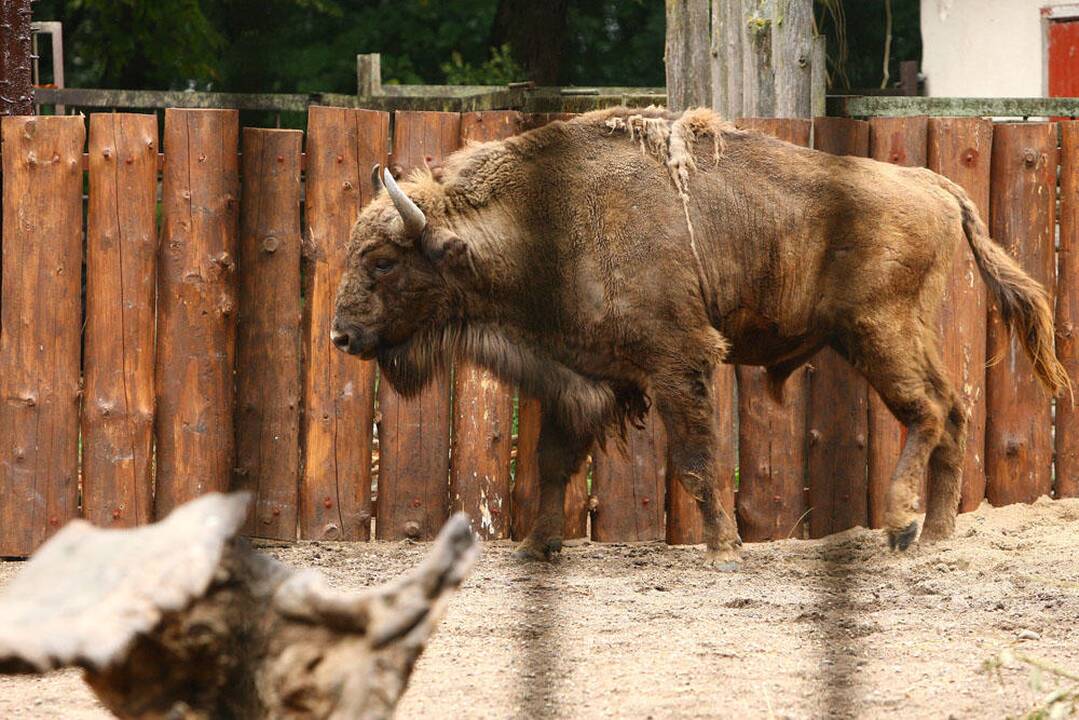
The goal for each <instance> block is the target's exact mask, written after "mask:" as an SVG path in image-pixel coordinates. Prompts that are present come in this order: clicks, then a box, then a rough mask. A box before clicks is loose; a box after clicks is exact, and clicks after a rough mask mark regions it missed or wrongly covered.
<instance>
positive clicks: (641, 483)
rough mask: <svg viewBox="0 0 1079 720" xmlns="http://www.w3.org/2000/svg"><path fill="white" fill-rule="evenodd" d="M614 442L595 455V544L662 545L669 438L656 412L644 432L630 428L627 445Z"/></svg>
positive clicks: (593, 530)
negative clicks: (645, 542)
mask: <svg viewBox="0 0 1079 720" xmlns="http://www.w3.org/2000/svg"><path fill="white" fill-rule="evenodd" d="M617 445H618V443H616V442H615V441H614V440H613V439H612V440H611V441H609V442H608V443H607V449H606V450H599V449H597V450H596V453H595V462H594V465H593V467H592V496H593V497H595V498H596V509H595V512H594V514H593V521H592V539H593V540H598V541H599V542H626V541H636V540H662V539H663V538H664V537H665V533H664V528H663V514H664V513H663V507H664V505H663V502H664V494H665V493H664V484H665V482H666V476H667V463H666V453H667V438H666V433H665V432H664V429H663V422H662V421H661V420H660V418H659V417H658V415H657V414H656V413H654V412H652V413H649V414H648V417H647V418H645V427H644V429H643V430H641V429H638V428H635V427H630V428H627V431H626V446H625V449H624V451H623V449H620V448H618V447H617Z"/></svg>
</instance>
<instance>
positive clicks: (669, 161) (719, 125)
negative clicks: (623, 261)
mask: <svg viewBox="0 0 1079 720" xmlns="http://www.w3.org/2000/svg"><path fill="white" fill-rule="evenodd" d="M655 110H656V109H654V108H647V109H646V110H645V111H643V112H640V113H632V114H630V113H627V114H617V115H611V116H609V117H608V118H607V119H606V120H605V122H604V125H606V126H607V127H608V128H610V130H611V132H612V133H614V132H625V133H626V134H627V135H628V136H629V139H630V141H631V142H636V143H638V144H639V145H640V147H641V152H642V153H644V154H648V155H651V156H652V157H654V158H656V159H657V160H659V161H660V162H661V163H663V165H664V167H666V168H667V174H668V175H669V176H670V179H671V183H673V184H674V188H675V190H676V191H677V192H678V197H679V199H680V200H681V201H682V211H683V213H684V214H685V218H686V229H687V230H688V231H689V244H690V247H691V248H692V249H693V256H694V257H695V258H696V260H697V263H698V265H699V264H700V262H701V258H700V254H699V253H698V251H697V239H696V236H695V235H694V232H693V221H692V220H691V219H690V217H689V176H690V171H692V170H696V169H697V162H696V160H695V158H694V156H693V148H694V144H695V143H696V142H697V141H698V140H700V139H702V138H705V137H708V136H711V138H712V159H713V161H714V162H716V163H719V159H720V157H721V156H722V154H723V133H724V132H730V131H732V130H734V126H732V125H731V124H730V123H727V122H726V121H724V120H723V119H722V118H720V116H719V115H717V114H716V113H714V112H712V111H711V110H709V109H707V108H694V109H691V110H686V111H685V112H684V113H682V114H681V115H679V116H677V117H672V116H670V115H668V114H666V113H658V112H656V111H655Z"/></svg>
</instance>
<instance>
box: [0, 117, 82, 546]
mask: <svg viewBox="0 0 1079 720" xmlns="http://www.w3.org/2000/svg"><path fill="white" fill-rule="evenodd" d="M0 134H2V138H3V172H4V188H3V237H4V245H3V261H2V267H3V281H2V291H0V293H2V296H0V312H2V315H0V328H2V332H0V398H2V401H0V557H2V556H25V555H29V554H30V553H31V552H32V551H33V550H34V549H35V548H37V547H38V546H39V545H40V544H41V543H42V542H44V541H45V539H46V538H47V537H49V536H50V535H51V534H52V533H54V532H56V530H58V529H59V528H60V527H61V526H62V525H63V524H64V523H66V522H67V521H68V520H71V519H72V518H74V517H75V516H76V515H77V514H78V478H77V475H78V467H79V455H78V452H79V449H78V440H79V341H80V336H81V331H82V327H81V321H82V302H81V299H80V297H79V293H80V289H81V288H80V285H81V269H82V147H83V141H84V139H85V137H86V129H85V126H84V125H83V120H82V118H81V117H49V118H35V117H5V118H3V121H2V124H0Z"/></svg>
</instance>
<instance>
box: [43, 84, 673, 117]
mask: <svg viewBox="0 0 1079 720" xmlns="http://www.w3.org/2000/svg"><path fill="white" fill-rule="evenodd" d="M390 88H392V90H391V89H390ZM35 102H36V103H37V104H39V105H67V106H72V107H81V108H109V109H114V108H115V109H121V108H122V109H125V110H138V109H143V110H157V109H162V108H167V107H173V108H227V109H234V110H263V111H270V112H306V111H307V109H308V107H310V106H311V105H330V106H333V107H348V108H367V109H370V110H386V111H394V110H443V111H447V112H477V111H480V110H521V111H523V112H584V111H587V110H595V109H598V108H604V107H611V106H612V105H629V106H631V107H640V106H645V105H652V104H655V105H662V104H664V103H665V102H666V95H664V94H663V89H662V88H532V87H497V86H462V87H455V86H445V85H440V86H433V85H418V86H416V85H398V86H383V93H382V94H380V95H369V96H357V95H345V94H340V93H311V94H302V93H217V92H187V91H183V90H102V89H93V88H38V89H37V92H36V98H35Z"/></svg>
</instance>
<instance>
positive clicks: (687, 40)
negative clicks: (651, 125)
mask: <svg viewBox="0 0 1079 720" xmlns="http://www.w3.org/2000/svg"><path fill="white" fill-rule="evenodd" d="M710 36H711V33H710V32H709V0H667V43H666V47H665V52H664V56H663V57H664V61H665V63H666V66H667V106H668V107H669V108H670V109H671V110H676V111H677V110H685V109H686V108H688V107H696V106H702V107H710V106H711V104H712V79H711V66H712V63H711V52H710V40H709V39H710Z"/></svg>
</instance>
